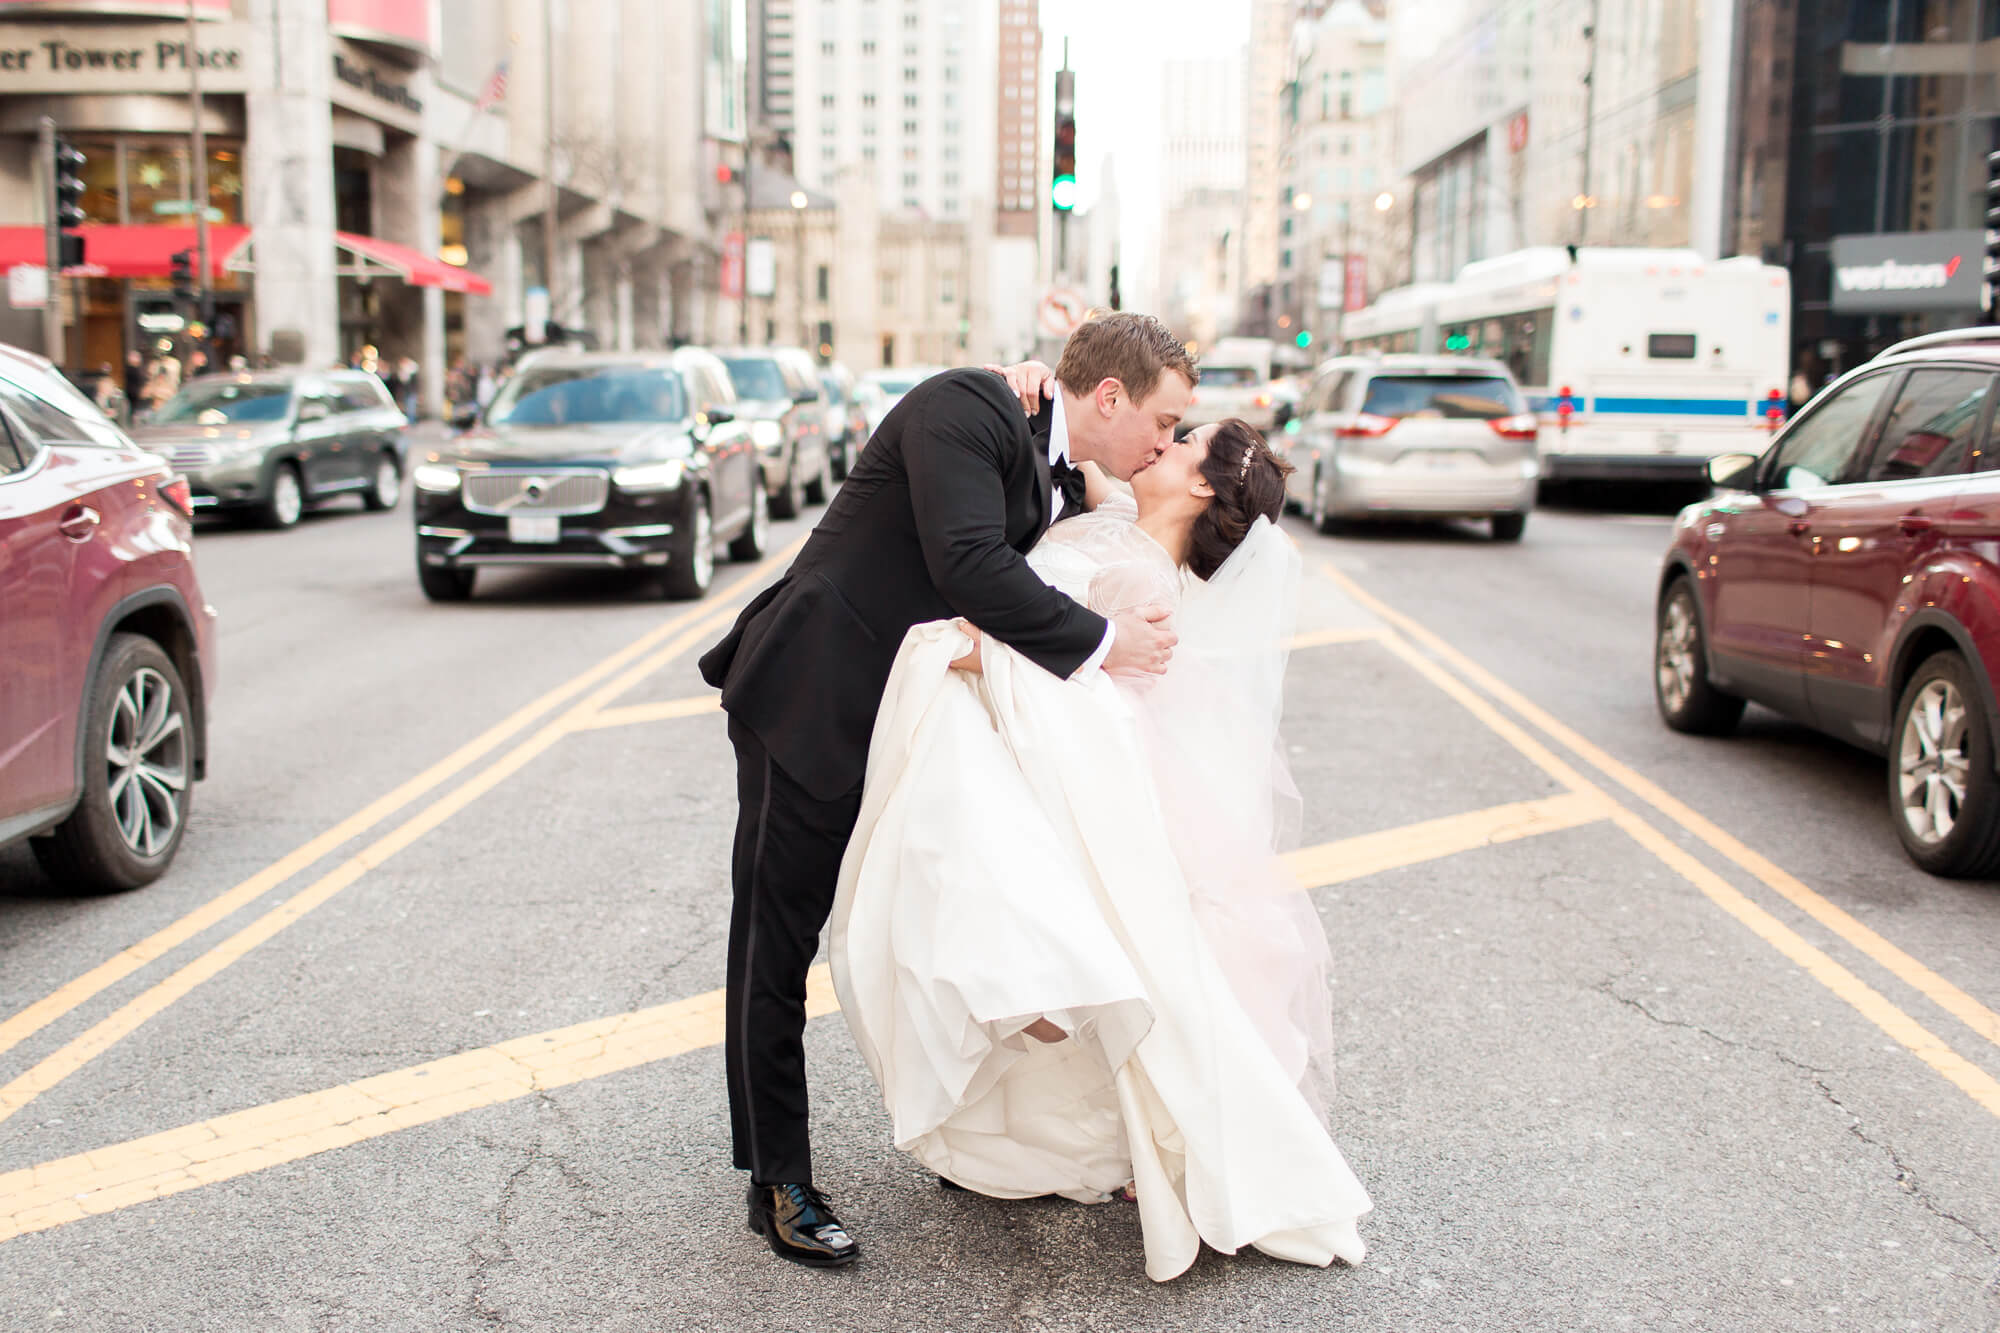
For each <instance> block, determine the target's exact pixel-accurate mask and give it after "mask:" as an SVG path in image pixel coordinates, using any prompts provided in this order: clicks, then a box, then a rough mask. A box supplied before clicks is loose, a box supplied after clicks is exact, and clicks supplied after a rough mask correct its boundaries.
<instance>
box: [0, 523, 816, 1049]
mask: <svg viewBox="0 0 2000 1333" xmlns="http://www.w3.org/2000/svg"><path fill="white" fill-rule="evenodd" d="M804 541H805V539H804V538H800V539H799V540H798V541H797V542H794V543H793V544H792V545H791V546H789V547H787V548H785V550H783V551H781V552H780V553H778V554H777V555H775V556H773V557H771V558H770V559H768V560H766V561H764V562H763V563H762V564H760V565H758V566H757V567H756V568H755V569H753V570H751V571H750V572H749V574H748V575H747V576H745V578H744V579H743V581H742V583H741V584H740V585H738V586H739V587H740V588H741V589H743V590H745V591H747V590H748V589H750V588H754V587H755V586H756V585H757V584H758V583H759V582H761V581H762V579H763V578H764V576H765V575H766V574H769V573H771V572H772V571H773V570H775V569H777V568H779V567H780V566H781V565H782V564H783V563H784V562H785V561H788V560H790V559H791V557H792V555H793V554H794V553H795V552H796V551H797V550H798V548H799V547H800V546H801V545H803V544H804ZM733 595H734V594H732V596H733ZM708 610H709V608H708V607H701V606H698V607H694V608H691V609H689V610H687V611H684V612H682V613H681V614H679V615H677V616H675V617H673V618H672V619H670V620H668V621H666V622H665V623H664V624H662V625H660V626H658V627H656V628H654V629H651V630H648V631H647V632H646V633H645V634H643V635H641V636H640V637H639V638H638V639H635V640H634V641H633V642H631V643H629V644H627V645H626V646H625V647H623V648H621V649H619V650H618V651H617V652H615V653H613V654H612V655H611V656H610V657H607V658H605V659H604V660H603V661H602V662H599V663H598V664H597V665H596V666H594V667H591V668H590V669H589V670H588V671H585V672H583V673H582V674H581V675H578V676H576V677H575V678H574V679H572V680H569V681H567V682H565V683H564V684H562V685H559V686H557V687H556V688H555V689H553V690H550V691H549V692H548V693H547V694H544V695H543V696H542V697H541V698H539V699H536V700H534V701H533V702H532V703H529V704H527V705H525V706H523V707H522V708H520V709H518V710H516V711H515V712H514V713H512V714H511V715H509V716H508V717H507V718H505V719H504V720H502V721H500V722H498V723H496V724H494V725H493V726H492V727H489V728H488V729H487V730H485V731H484V732H481V733H480V734H479V735H478V736H476V737H474V738H473V739H472V740H470V741H468V742H466V743H465V744H464V745H462V746H460V747H459V748H458V749H456V750H454V751H453V752H452V753H450V754H449V755H446V756H445V757H444V758H443V759H441V760H439V761H438V762H437V763H435V764H433V765H431V766H430V767H429V768H427V769H425V770H424V771H423V772H421V773H419V774H417V775H416V776H415V777H413V778H411V779H410V780H409V781H407V782H405V783H403V784H402V785H401V786H398V787H396V788H395V789H394V790H392V791H390V792H388V793H387V794H386V795H384V796H381V797H379V798H378V799H376V800H374V801H371V802H369V803H368V804H367V805H365V806H363V807H362V808H361V809H360V810H357V811H356V812H355V813H354V814H352V815H349V816H348V817H347V818H346V819H343V820H342V821H340V823H338V824H335V825H334V826H333V827H332V828H330V829H328V830H326V832H324V833H321V834H319V835H318V836H316V837H314V838H312V839H311V840H310V841H308V842H306V843H304V844H303V845H301V846H300V847H298V848H297V849H296V850H294V851H292V852H290V853H288V854H287V855H285V856H283V857H280V858H279V859H278V860H276V861H274V862H272V863H271V864H270V865H268V866H266V867H264V869H262V870H260V871H258V872H257V873H256V874H254V875H252V876H251V877H250V878H249V879H246V880H244V881H243V882H242V883H241V884H238V885H237V886H236V887H234V888H232V889H230V890H228V891H227V892H225V893H222V894H220V895H219V896H217V897H215V898H212V899H210V900H209V901H208V902H207V903H204V904H203V905H202V906H201V907H199V908H197V909H196V910H194V911H193V912H190V913H188V914H187V915H186V916H183V917H182V918H180V919H179V920H178V921H175V922H173V923H172V924H171V925H168V926H164V927H162V928H161V929H159V930H157V931H154V932H153V933H152V934H151V935H148V936H147V937H146V938H145V939H143V940H140V941H139V942H138V943H136V944H133V945H129V946H127V947H126V948H124V949H121V950H119V951H118V952H117V953H115V954H113V955H112V956H111V957H110V958H108V959H106V960H105V961H104V962H102V963H99V964H98V965H97V966H96V967H94V968H92V969H91V970H90V971H88V972H85V973H84V974H83V975H81V976H79V977H77V978H75V979H74V980H72V981H69V982H67V983H65V984H64V985H62V986H60V987H58V988H57V989H56V990H54V991H51V992H50V993H49V994H48V995H46V996H44V997H42V998H41V999H39V1000H37V1001H35V1002H34V1003H33V1004H31V1005H29V1006H28V1007H27V1008H25V1009H22V1010H21V1011H20V1012H18V1013H16V1014H13V1015H11V1016H10V1017H8V1018H7V1019H6V1020H4V1021H0V1054H4V1053H5V1052H7V1051H9V1050H12V1049H13V1048H14V1047H15V1046H17V1045H19V1044H20V1043H21V1042H23V1041H25V1040H27V1039H28V1038H29V1037H31V1036H33V1035H34V1034H35V1033H37V1032H40V1031H41V1030H42V1029H43V1028H45V1027H47V1026H48V1025H49V1024H50V1023H53V1022H55V1021H56V1020H57V1019H59V1018H61V1017H62V1016H63V1015H64V1014H67V1013H69V1012H70V1011H71V1010H73V1009H75V1008H76V1007H77V1006H78V1005H80V1004H83V1003H85V1002H86V1001H88V1000H89V999H90V998H91V997H93V996H95V995H98V994H100V993H102V992H103V991H105V990H107V989H109V988H110V987H112V986H114V985H116V984H117V983H118V982H120V981H122V980H124V979H125V978H126V977H128V976H130V975H131V974H132V973H134V972H136V971H138V970H139V969H140V968H142V967H144V966H145V965H146V964H148V963H151V962H153V961H155V960H156V959H159V958H162V957H164V956H165V955H166V954H168V953H169V952H171V951H172V950H174V949H176V948H179V947H180V946H181V945H183V944H185V943H187V942H188V941H189V940H191V939H193V938H194V937H195V936H197V935H199V934H201V933H202V932H203V931H205V930H207V929H208V928H209V927H211V926H213V925H215V924H217V923H218V922H220V921H222V920H224V919H225V918H227V917H229V916H231V915H233V914H234V913H236V912H237V911H238V910H240V909H241V908H243V907H245V906H247V905H248V904H250V903H253V902H255V901H256V900H257V899H259V898H261V897H263V896H264V895H265V894H267V893H269V892H270V891H271V890H272V889H275V888H277V887H278V886H279V885H280V884H283V883H284V882H285V881H286V880H288V879H290V878H291V877H292V876H294V875H296V874H298V873H299V872H300V871H302V870H304V869H306V868H307V867H308V866H311V865H312V864H313V863H314V862H316V861H318V860H319V859H320V858H322V857H324V856H325V855H327V853H329V852H332V851H334V850H335V849H337V848H338V847H340V846H341V845H342V844H344V843H346V842H348V841H350V840H352V839H354V838H357V837H359V836H360V835H361V834H363V833H366V832H367V831H368V830H369V829H371V828H373V827H375V825H377V824H379V823H381V822H382V821H383V820H385V819H387V818H388V817H389V816H390V815H393V814H395V813H396V812H397V811H398V810H401V809H402V808H403V807H404V806H406V805H408V804H410V803H411V802H412V801H414V800H416V799H417V798H418V797H420V796H422V795H423V794H424V793H426V792H428V791H430V790H432V789H433V788H435V787H437V786H439V785H440V784H442V783H444V782H447V781H449V780H450V779H451V778H452V777H454V776H455V775H457V774H459V773H462V772H464V771H465V770H466V769H467V768H469V767H471V766H472V765H473V764H474V763H476V762H478V760H479V759H480V758H481V757H482V756H484V755H486V754H488V753H490V752H491V751H493V750H495V749H497V748H498V747H499V746H500V745H501V744H502V743H503V742H504V741H506V740H507V738H508V737H510V736H513V735H514V734H515V733H516V732H519V731H521V730H522V729H523V728H525V727H526V726H527V725H528V724H529V723H531V722H533V721H534V720H535V719H536V718H538V717H540V716H542V715H543V714H544V713H547V712H549V711H551V710H552V709H554V708H556V707H557V706H559V705H560V704H562V703H563V702H565V701H566V700H568V699H570V698H572V697H574V696H575V695H578V694H581V693H582V692H583V691H584V690H587V689H589V688H590V687H591V686H592V685H593V684H595V683H596V682H598V681H599V680H602V679H603V678H604V677H605V676H608V675H610V674H611V673H612V672H614V671H616V670H617V669H618V668H619V667H621V666H623V665H624V664H625V663H627V662H629V661H631V660H632V659H633V658H635V657H637V656H639V655H640V654H642V653H644V652H645V651H646V650H647V649H649V648H651V647H652V646H653V645H654V644H656V643H659V642H660V641H661V640H663V639H665V638H667V637H668V636H669V635H671V634H673V633H674V632H675V631H676V630H678V629H680V628H681V627H682V626H683V625H686V624H687V623H688V622H689V621H690V620H693V619H694V618H695V617H697V616H701V615H704V614H706V613H707V612H708Z"/></svg>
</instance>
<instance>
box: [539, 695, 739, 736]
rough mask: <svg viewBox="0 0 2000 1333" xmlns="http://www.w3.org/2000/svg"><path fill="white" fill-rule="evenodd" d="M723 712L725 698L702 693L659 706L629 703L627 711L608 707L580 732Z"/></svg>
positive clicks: (581, 725) (581, 724)
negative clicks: (723, 699)
mask: <svg viewBox="0 0 2000 1333" xmlns="http://www.w3.org/2000/svg"><path fill="white" fill-rule="evenodd" d="M721 711H722V696H721V695H719V694H701V695H696V696H695V697H694V698H692V699H668V700H665V701H664V702H661V703H656V704H628V705H626V706H625V707H623V708H607V709H605V710H603V711H602V712H600V713H598V714H597V716H595V717H592V718H588V719H586V720H585V721H582V722H579V723H577V724H576V726H575V727H574V728H573V730H576V731H595V730H596V729H597V728H599V727H629V726H633V725H635V724H636V723H640V722H668V721H671V720H673V719H674V718H678V717H699V716H700V715H702V714H704V713H719V712H721Z"/></svg>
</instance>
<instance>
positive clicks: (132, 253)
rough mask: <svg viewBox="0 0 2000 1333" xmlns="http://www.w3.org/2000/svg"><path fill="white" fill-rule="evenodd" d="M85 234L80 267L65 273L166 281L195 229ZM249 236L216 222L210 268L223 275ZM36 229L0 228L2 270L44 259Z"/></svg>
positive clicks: (90, 230)
mask: <svg viewBox="0 0 2000 1333" xmlns="http://www.w3.org/2000/svg"><path fill="white" fill-rule="evenodd" d="M77 230H78V232H79V233H81V234H82V236H83V266H82V267H81V268H76V269H71V270H69V271H70V272H72V273H76V274H81V275H82V276H84V277H90V278H164V277H168V276H171V275H172V273H173V257H174V255H175V254H176V253H178V252H179V251H182V250H193V249H194V248H195V238H194V228H193V227H191V226H190V227H112V226H102V227H88V226H86V227H79V228H77ZM249 234H250V229H249V228H248V227H235V226H225V225H223V224H221V223H217V224H215V225H214V226H212V227H210V228H209V229H208V267H209V271H210V273H211V274H213V275H214V276H215V277H218V278H219V277H221V276H223V275H224V274H225V273H227V272H228V271H229V270H228V269H226V268H224V267H223V264H224V261H226V260H227V259H228V258H229V253H230V251H232V250H234V249H235V248H236V247H237V246H239V245H241V244H242V243H243V238H244V237H246V236H248V235H249ZM45 244H46V242H45V241H44V240H43V238H42V229H41V228H40V227H0V270H5V269H10V268H12V267H14V265H16V264H40V263H41V262H43V259H44V257H45V256H46V253H47V252H46V251H45V250H44V249H43V246H44V245H45Z"/></svg>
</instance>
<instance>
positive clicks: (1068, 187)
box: [1049, 176, 1076, 213]
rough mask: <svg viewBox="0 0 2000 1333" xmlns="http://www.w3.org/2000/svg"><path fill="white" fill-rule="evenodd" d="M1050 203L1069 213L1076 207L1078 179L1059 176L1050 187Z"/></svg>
mask: <svg viewBox="0 0 2000 1333" xmlns="http://www.w3.org/2000/svg"><path fill="white" fill-rule="evenodd" d="M1049 202H1050V203H1052V204H1054V205H1055V206H1056V208H1057V209H1059V210H1060V211H1062V212H1064V213H1067V212H1069V211H1070V210H1071V209H1073V208H1075V207H1076V177H1074V176H1058V177H1056V178H1055V181H1054V183H1052V184H1051V185H1050V186H1049Z"/></svg>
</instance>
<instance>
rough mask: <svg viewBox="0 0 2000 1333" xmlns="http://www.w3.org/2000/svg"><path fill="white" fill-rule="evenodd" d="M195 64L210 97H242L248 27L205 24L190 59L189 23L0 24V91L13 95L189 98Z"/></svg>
mask: <svg viewBox="0 0 2000 1333" xmlns="http://www.w3.org/2000/svg"><path fill="white" fill-rule="evenodd" d="M0 3H4V0H0ZM5 12H6V11H5V10H4V9H0V14H4V13H5ZM193 63H199V64H200V66H201V81H202V87H203V89H204V90H205V91H207V92H212V93H231V92H242V91H243V90H244V88H245V86H246V84H247V82H248V79H249V59H248V57H247V56H246V55H245V54H244V40H243V29H242V27H241V26H240V25H238V24H235V23H216V24H209V25H205V26H204V27H203V28H202V30H201V34H200V40H199V41H198V42H197V43H196V44H195V47H194V50H193V53H192V54H190V53H189V49H188V42H187V25H186V24H185V23H177V24H172V25H169V26H159V25H151V24H146V25H139V26H133V25H130V24H99V25H95V26H92V27H68V26H64V27H56V26H53V25H41V24H14V23H6V24H0V75H4V76H5V78H4V80H0V90H4V91H5V92H9V93H163V92H175V93H185V92H186V91H187V86H188V67H189V65H190V64H193Z"/></svg>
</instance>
